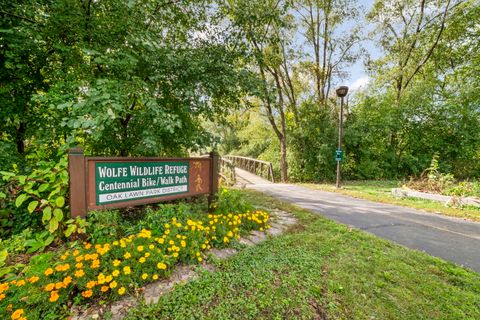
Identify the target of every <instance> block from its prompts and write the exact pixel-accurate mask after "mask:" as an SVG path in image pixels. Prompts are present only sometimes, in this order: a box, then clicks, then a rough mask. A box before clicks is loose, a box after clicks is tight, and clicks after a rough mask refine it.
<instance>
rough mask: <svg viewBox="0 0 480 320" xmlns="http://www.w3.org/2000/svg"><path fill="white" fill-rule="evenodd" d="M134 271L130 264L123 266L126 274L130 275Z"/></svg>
mask: <svg viewBox="0 0 480 320" xmlns="http://www.w3.org/2000/svg"><path fill="white" fill-rule="evenodd" d="M131 272H132V271H131V270H130V267H129V266H125V267H123V273H124V274H125V275H129V274H130V273H131Z"/></svg>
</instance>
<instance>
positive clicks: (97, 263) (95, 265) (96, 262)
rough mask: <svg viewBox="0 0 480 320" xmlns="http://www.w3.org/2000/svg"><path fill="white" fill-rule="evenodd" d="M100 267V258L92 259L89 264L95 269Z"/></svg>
mask: <svg viewBox="0 0 480 320" xmlns="http://www.w3.org/2000/svg"><path fill="white" fill-rule="evenodd" d="M98 267H100V260H93V261H92V264H91V265H90V268H92V269H95V268H98Z"/></svg>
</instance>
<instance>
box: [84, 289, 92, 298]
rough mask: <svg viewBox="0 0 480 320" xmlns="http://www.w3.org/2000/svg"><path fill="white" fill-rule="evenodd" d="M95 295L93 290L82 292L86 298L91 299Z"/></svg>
mask: <svg viewBox="0 0 480 320" xmlns="http://www.w3.org/2000/svg"><path fill="white" fill-rule="evenodd" d="M92 294H93V291H92V290H85V291H83V292H82V297H84V298H90V297H91V296H92Z"/></svg>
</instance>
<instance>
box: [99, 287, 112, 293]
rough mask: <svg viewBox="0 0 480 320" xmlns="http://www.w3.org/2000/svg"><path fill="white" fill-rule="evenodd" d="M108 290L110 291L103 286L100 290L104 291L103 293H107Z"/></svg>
mask: <svg viewBox="0 0 480 320" xmlns="http://www.w3.org/2000/svg"><path fill="white" fill-rule="evenodd" d="M108 289H110V288H109V287H108V286H102V287H101V288H100V291H102V292H107V291H108Z"/></svg>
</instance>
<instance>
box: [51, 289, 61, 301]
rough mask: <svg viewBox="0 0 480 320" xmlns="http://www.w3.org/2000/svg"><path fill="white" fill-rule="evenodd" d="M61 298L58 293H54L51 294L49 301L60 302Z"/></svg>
mask: <svg viewBox="0 0 480 320" xmlns="http://www.w3.org/2000/svg"><path fill="white" fill-rule="evenodd" d="M59 297H60V296H59V295H58V291H52V292H50V299H49V301H50V302H55V301H57V300H58V298H59Z"/></svg>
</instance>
